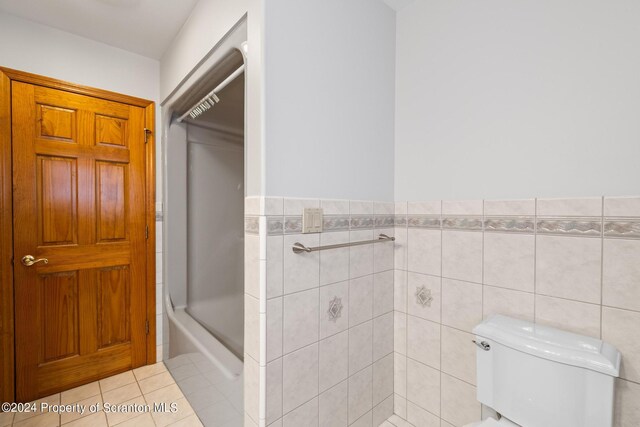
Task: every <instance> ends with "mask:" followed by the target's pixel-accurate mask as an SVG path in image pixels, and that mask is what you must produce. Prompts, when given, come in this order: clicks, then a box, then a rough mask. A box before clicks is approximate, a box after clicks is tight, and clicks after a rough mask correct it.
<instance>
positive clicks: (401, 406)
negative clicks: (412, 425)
mask: <svg viewBox="0 0 640 427" xmlns="http://www.w3.org/2000/svg"><path fill="white" fill-rule="evenodd" d="M393 413H394V415H397V416H399V417H402V418H405V419H406V418H407V398H406V397H400V396H398V395H397V394H394V395H393ZM392 417H393V415H392ZM392 425H395V424H392ZM387 427H388V426H387Z"/></svg>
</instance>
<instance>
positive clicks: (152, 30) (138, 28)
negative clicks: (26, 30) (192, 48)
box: [0, 0, 197, 59]
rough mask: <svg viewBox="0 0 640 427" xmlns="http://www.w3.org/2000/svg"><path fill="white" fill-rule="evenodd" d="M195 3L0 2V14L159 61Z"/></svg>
mask: <svg viewBox="0 0 640 427" xmlns="http://www.w3.org/2000/svg"><path fill="white" fill-rule="evenodd" d="M196 2H197V0H0V12H5V13H8V14H11V15H15V16H18V17H21V18H24V19H28V20H30V21H35V22H38V23H40V24H44V25H48V26H51V27H54V28H58V29H60V30H63V31H67V32H70V33H73V34H76V35H79V36H83V37H86V38H89V39H92V40H97V41H99V42H102V43H106V44H108V45H111V46H115V47H119V48H121V49H125V50H128V51H130V52H135V53H138V54H140V55H144V56H147V57H150V58H154V59H160V57H161V56H162V54H163V53H164V51H165V50H166V49H167V47H168V46H169V44H170V43H171V41H172V40H173V38H174V37H175V36H176V34H177V33H178V31H180V28H181V27H182V25H183V24H184V22H185V21H186V20H187V17H188V16H189V13H191V10H192V9H193V6H194V5H195V4H196Z"/></svg>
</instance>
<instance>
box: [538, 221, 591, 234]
mask: <svg viewBox="0 0 640 427" xmlns="http://www.w3.org/2000/svg"><path fill="white" fill-rule="evenodd" d="M536 222H537V224H536V231H537V232H538V234H555V235H561V236H567V235H569V236H594V237H598V236H601V235H602V221H601V220H599V219H595V218H541V219H538V220H537V221H536Z"/></svg>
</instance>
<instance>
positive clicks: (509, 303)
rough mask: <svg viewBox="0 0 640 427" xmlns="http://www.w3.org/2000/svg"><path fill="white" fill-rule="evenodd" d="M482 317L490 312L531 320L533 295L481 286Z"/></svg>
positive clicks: (532, 319) (532, 317) (532, 315)
mask: <svg viewBox="0 0 640 427" xmlns="http://www.w3.org/2000/svg"><path fill="white" fill-rule="evenodd" d="M482 291H483V298H482V317H483V318H485V319H486V318H487V317H488V316H490V315H492V314H502V315H504V316H510V317H515V318H517V319H522V320H526V321H528V322H533V321H534V319H535V316H534V312H533V310H534V305H535V295H534V294H532V293H529V292H522V291H514V290H511V289H503V288H496V287H493V286H483V288H482Z"/></svg>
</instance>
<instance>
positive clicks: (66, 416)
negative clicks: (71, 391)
mask: <svg viewBox="0 0 640 427" xmlns="http://www.w3.org/2000/svg"><path fill="white" fill-rule="evenodd" d="M74 403H76V404H78V405H82V406H84V407H85V411H84V413H81V412H80V411H78V410H76V411H74V412H65V413H62V414H60V423H61V424H66V423H69V422H71V421H75V420H77V419H80V418H82V417H86V416H88V415H91V414H92V412H90V411H89V408H90V407H91V406H92V405H96V404H102V396H101V395H100V394H98V395H97V396H91V397H89V398H87V399H84V400H81V401H79V402H74Z"/></svg>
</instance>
